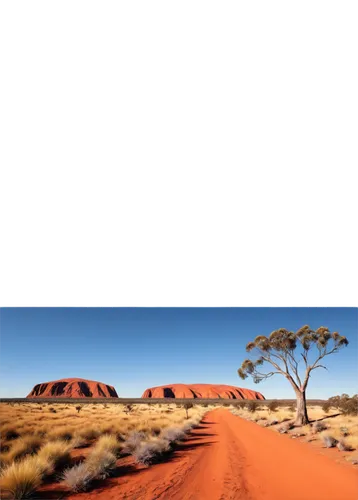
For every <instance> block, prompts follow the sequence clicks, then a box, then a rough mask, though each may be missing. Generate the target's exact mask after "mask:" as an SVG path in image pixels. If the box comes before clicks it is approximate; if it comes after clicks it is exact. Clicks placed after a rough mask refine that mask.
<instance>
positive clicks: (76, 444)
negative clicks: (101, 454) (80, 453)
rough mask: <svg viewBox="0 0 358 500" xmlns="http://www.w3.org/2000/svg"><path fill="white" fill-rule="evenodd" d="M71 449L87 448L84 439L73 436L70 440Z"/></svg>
mask: <svg viewBox="0 0 358 500" xmlns="http://www.w3.org/2000/svg"><path fill="white" fill-rule="evenodd" d="M70 444H71V448H85V447H86V446H87V441H86V440H85V438H84V437H82V436H79V435H75V436H73V438H72V440H71V443H70Z"/></svg>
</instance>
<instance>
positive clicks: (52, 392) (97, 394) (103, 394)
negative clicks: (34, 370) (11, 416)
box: [27, 378, 118, 398]
mask: <svg viewBox="0 0 358 500" xmlns="http://www.w3.org/2000/svg"><path fill="white" fill-rule="evenodd" d="M27 397H28V398H118V394H117V392H116V390H115V388H114V387H113V386H111V385H107V384H103V383H102V382H94V381H93V380H85V379H82V378H63V379H61V380H54V381H53V382H43V383H42V384H37V385H35V387H34V388H33V389H32V391H31V392H30V394H29V395H28V396H27Z"/></svg>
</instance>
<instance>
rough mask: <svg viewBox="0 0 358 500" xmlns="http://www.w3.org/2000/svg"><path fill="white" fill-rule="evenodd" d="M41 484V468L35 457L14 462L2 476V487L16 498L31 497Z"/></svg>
mask: <svg viewBox="0 0 358 500" xmlns="http://www.w3.org/2000/svg"><path fill="white" fill-rule="evenodd" d="M40 484H41V470H40V468H39V465H38V462H37V461H36V459H35V457H27V458H25V459H24V460H21V461H20V462H13V463H12V464H10V465H8V466H7V467H6V468H5V469H4V470H3V471H2V473H1V477H0V489H1V490H5V491H8V492H9V493H10V494H11V496H12V498H14V499H16V500H21V499H22V498H27V497H29V496H30V495H31V494H32V493H33V492H34V491H35V490H36V488H38V487H39V486H40Z"/></svg>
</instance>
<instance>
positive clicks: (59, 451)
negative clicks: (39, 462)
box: [37, 441, 71, 469]
mask: <svg viewBox="0 0 358 500" xmlns="http://www.w3.org/2000/svg"><path fill="white" fill-rule="evenodd" d="M70 451H71V446H69V445H68V444H67V443H64V442H63V441H51V442H49V443H46V444H45V445H44V446H43V447H42V448H41V449H40V450H39V452H38V454H37V455H38V457H40V458H41V459H43V460H46V461H47V462H48V464H49V466H50V465H51V468H53V469H59V468H62V467H65V466H66V465H68V464H69V463H71V455H70Z"/></svg>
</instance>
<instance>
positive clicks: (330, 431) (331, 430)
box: [231, 406, 358, 460]
mask: <svg viewBox="0 0 358 500" xmlns="http://www.w3.org/2000/svg"><path fill="white" fill-rule="evenodd" d="M231 411H232V413H233V414H234V415H238V416H239V417H241V418H245V419H247V420H251V421H253V422H256V423H257V424H259V425H261V426H269V429H272V430H274V431H278V430H279V428H280V427H281V426H280V424H282V422H286V421H287V422H288V421H292V420H294V417H295V414H294V413H293V412H292V411H291V410H290V409H289V408H285V407H283V408H279V409H278V410H277V411H273V412H269V411H268V409H267V408H265V407H262V408H259V409H258V410H256V411H255V412H253V413H250V412H249V411H248V410H247V409H245V408H233V409H231ZM337 413H338V412H337V410H334V409H332V410H330V411H329V412H328V413H325V412H324V411H323V410H322V408H321V407H320V406H309V407H308V416H309V419H310V421H311V423H310V424H308V425H305V426H302V427H295V428H293V429H291V430H289V431H288V432H287V434H288V435H292V436H297V435H299V436H305V437H306V439H307V440H308V441H313V440H314V441H315V440H317V439H321V440H322V441H323V440H324V437H325V436H331V437H332V438H334V439H336V440H337V441H338V442H339V441H341V442H344V443H345V445H346V446H347V447H349V448H350V449H351V450H352V451H354V450H358V416H350V415H337ZM315 422H317V424H318V425H317V424H315ZM320 427H325V429H320ZM323 445H324V444H322V446H323ZM348 458H349V457H348ZM348 458H347V460H348Z"/></svg>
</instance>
